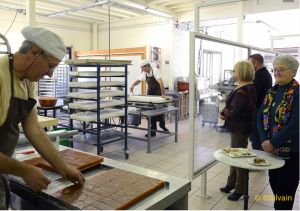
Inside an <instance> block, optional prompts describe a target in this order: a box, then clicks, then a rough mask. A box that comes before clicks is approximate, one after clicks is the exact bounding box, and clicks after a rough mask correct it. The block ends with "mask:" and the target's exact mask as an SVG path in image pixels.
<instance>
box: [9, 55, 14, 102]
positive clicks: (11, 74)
mask: <svg viewBox="0 0 300 211" xmlns="http://www.w3.org/2000/svg"><path fill="white" fill-rule="evenodd" d="M8 59H9V73H10V78H11V83H10V87H11V97H14V96H15V93H14V92H15V90H14V78H13V77H14V75H13V64H14V57H13V55H12V54H9V55H8Z"/></svg>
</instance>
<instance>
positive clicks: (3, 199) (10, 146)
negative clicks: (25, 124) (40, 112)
mask: <svg viewBox="0 0 300 211" xmlns="http://www.w3.org/2000/svg"><path fill="white" fill-rule="evenodd" d="M8 57H9V72H10V76H11V98H10V105H9V109H8V113H7V117H6V120H5V122H4V124H3V125H2V126H0V152H2V153H3V154H4V155H6V156H8V157H11V156H12V154H13V153H14V150H15V147H16V145H17V142H18V139H19V126H18V124H19V123H20V122H22V120H24V119H25V117H26V116H27V115H28V114H29V113H30V112H31V110H32V108H33V107H34V105H35V104H36V100H35V99H31V98H29V99H28V100H23V99H18V98H15V96H14V78H13V56H12V55H9V56H8ZM27 88H28V87H27ZM8 203H9V189H8V182H7V179H6V176H5V175H3V174H0V209H7V208H8Z"/></svg>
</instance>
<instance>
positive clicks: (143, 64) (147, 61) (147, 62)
mask: <svg viewBox="0 0 300 211" xmlns="http://www.w3.org/2000/svg"><path fill="white" fill-rule="evenodd" d="M147 64H150V67H151V68H152V70H153V69H154V68H155V65H154V64H153V63H152V62H150V61H149V60H144V61H142V62H141V64H140V67H143V66H145V65H147Z"/></svg>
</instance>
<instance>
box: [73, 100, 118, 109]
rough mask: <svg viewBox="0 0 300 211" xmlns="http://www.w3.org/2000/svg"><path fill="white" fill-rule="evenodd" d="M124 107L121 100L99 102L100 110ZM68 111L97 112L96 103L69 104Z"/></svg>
mask: <svg viewBox="0 0 300 211" xmlns="http://www.w3.org/2000/svg"><path fill="white" fill-rule="evenodd" d="M122 105H124V101H123V100H100V108H107V107H114V106H122ZM69 108H70V109H81V110H87V111H92V110H97V103H96V102H91V101H80V102H75V103H69Z"/></svg>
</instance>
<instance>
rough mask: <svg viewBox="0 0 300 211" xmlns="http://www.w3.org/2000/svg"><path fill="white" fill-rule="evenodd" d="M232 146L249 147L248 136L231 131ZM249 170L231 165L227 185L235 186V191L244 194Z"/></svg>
mask: <svg viewBox="0 0 300 211" xmlns="http://www.w3.org/2000/svg"><path fill="white" fill-rule="evenodd" d="M230 135H231V147H233V148H247V146H248V137H247V136H242V135H238V134H234V133H231V134H230ZM247 182H248V181H247V170H246V169H242V168H237V167H233V166H230V173H229V176H228V179H227V186H230V187H235V192H236V193H240V194H243V193H244V192H245V188H246V183H247Z"/></svg>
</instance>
